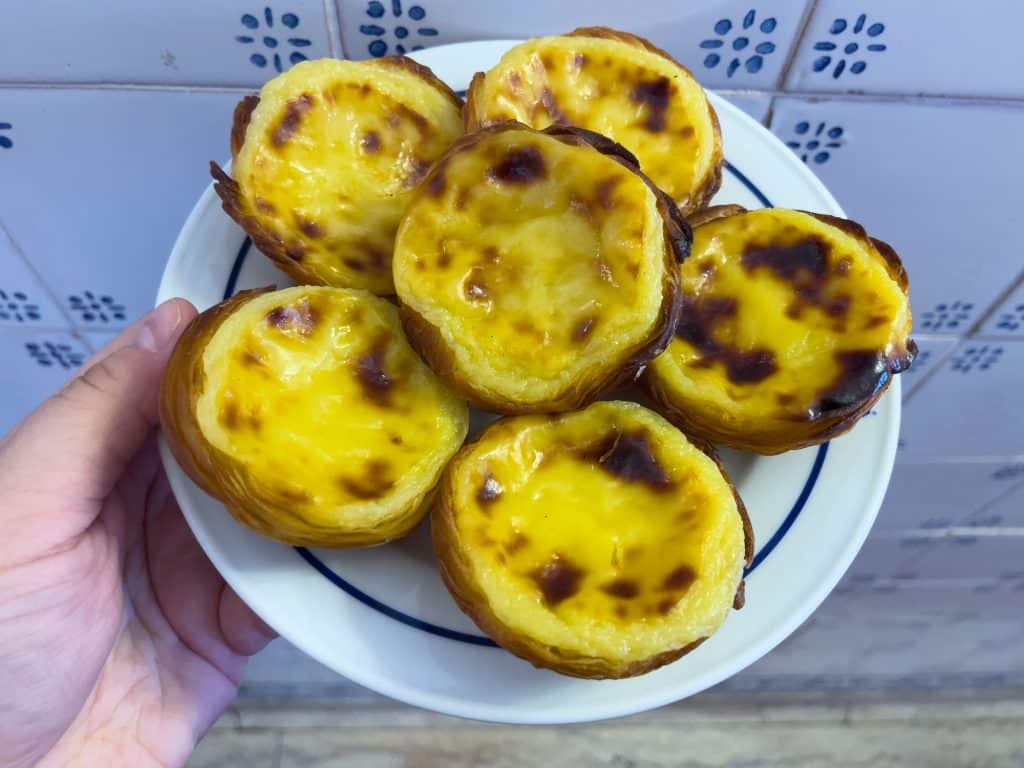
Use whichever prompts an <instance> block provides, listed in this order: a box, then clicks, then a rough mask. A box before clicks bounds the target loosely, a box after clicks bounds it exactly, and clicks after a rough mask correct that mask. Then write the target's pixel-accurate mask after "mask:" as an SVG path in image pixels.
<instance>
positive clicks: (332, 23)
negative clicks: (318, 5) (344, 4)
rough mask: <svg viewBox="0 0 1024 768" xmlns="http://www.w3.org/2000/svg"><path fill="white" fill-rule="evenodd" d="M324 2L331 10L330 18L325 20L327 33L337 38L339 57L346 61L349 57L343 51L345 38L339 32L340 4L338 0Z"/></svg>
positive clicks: (345, 51) (340, 25)
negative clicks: (339, 50) (339, 48)
mask: <svg viewBox="0 0 1024 768" xmlns="http://www.w3.org/2000/svg"><path fill="white" fill-rule="evenodd" d="M324 2H325V3H326V4H327V5H328V6H330V8H331V16H330V17H329V18H328V19H327V31H328V33H330V34H332V35H335V36H336V37H337V40H338V45H339V46H340V47H341V57H342V58H344V59H348V58H350V56H349V55H348V51H347V50H346V49H345V36H344V35H343V34H342V32H341V29H342V23H341V17H342V13H341V3H340V2H338V0H324Z"/></svg>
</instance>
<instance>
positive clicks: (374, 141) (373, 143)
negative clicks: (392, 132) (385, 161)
mask: <svg viewBox="0 0 1024 768" xmlns="http://www.w3.org/2000/svg"><path fill="white" fill-rule="evenodd" d="M359 144H360V146H362V148H363V151H364V152H368V153H370V154H374V153H375V152H380V146H381V144H380V134H379V133H377V132H376V131H367V132H366V133H364V134H363V138H362V140H361V141H360V142H359Z"/></svg>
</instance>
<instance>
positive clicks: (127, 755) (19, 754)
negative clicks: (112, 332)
mask: <svg viewBox="0 0 1024 768" xmlns="http://www.w3.org/2000/svg"><path fill="white" fill-rule="evenodd" d="M194 315H195V309H194V308H193V307H192V306H191V305H190V304H189V303H188V302H186V301H183V300H181V299H176V300H172V301H169V302H167V303H164V304H162V305H160V306H159V307H158V308H157V309H155V310H153V311H152V312H151V313H150V314H149V315H147V316H146V317H144V318H142V319H141V320H139V321H138V322H137V323H135V325H133V326H132V327H130V328H128V329H127V330H125V331H124V332H123V333H122V334H121V335H120V336H118V337H117V339H115V340H114V341H113V342H111V343H110V344H109V345H107V346H106V347H105V348H104V349H102V350H101V351H100V352H99V353H97V355H96V356H95V357H94V358H93V359H91V360H90V361H88V362H87V363H86V364H85V365H84V366H83V367H82V372H81V373H80V374H79V375H77V376H75V377H74V378H73V379H72V380H71V381H69V382H68V384H66V385H65V386H64V388H63V389H62V390H61V391H60V392H58V393H57V394H56V395H55V396H54V397H52V398H50V399H49V400H47V401H46V402H45V403H43V404H42V405H41V406H40V407H39V408H38V409H37V410H36V411H35V412H34V413H32V414H31V415H30V416H29V417H28V418H27V419H26V420H25V421H24V422H23V423H22V424H20V425H19V426H18V427H16V428H15V429H14V430H13V431H12V432H11V433H10V434H8V435H7V436H6V437H5V438H4V439H3V440H2V441H0V530H3V532H4V543H3V546H2V547H0V768H12V767H14V766H17V767H18V768H21V767H22V766H30V765H36V764H39V765H44V766H47V765H69V764H81V765H89V766H96V765H103V766H107V767H108V768H113V767H114V766H121V765H125V766H132V768H140V767H143V766H150V765H159V766H177V765H182V764H184V762H185V760H186V759H187V758H188V756H189V754H190V753H191V751H192V748H193V747H194V746H195V744H196V743H197V742H198V740H199V739H200V738H201V737H202V735H203V734H204V733H205V732H206V730H207V729H208V728H209V727H210V725H211V724H212V723H213V722H214V720H216V719H217V717H218V716H219V715H220V714H221V712H223V710H224V709H225V708H226V707H227V706H228V704H230V702H231V701H232V699H233V698H234V696H235V694H236V692H237V690H238V684H239V681H240V679H241V676H242V671H243V668H244V666H245V662H246V658H247V657H248V656H249V655H251V654H253V653H255V652H256V651H258V650H260V649H261V648H263V647H264V646H265V645H266V644H267V642H269V641H270V639H271V638H272V637H273V636H274V634H273V632H272V631H271V630H270V629H269V628H268V627H267V626H266V625H265V624H263V622H262V621H260V620H259V619H258V618H257V617H256V615H255V614H253V613H252V612H251V611H250V610H249V608H248V607H247V606H246V605H245V604H244V603H242V602H241V600H240V599H239V598H238V597H237V596H236V595H235V593H234V592H233V591H232V590H231V588H230V587H228V586H227V585H226V584H225V583H224V580H223V579H222V578H221V577H220V575H219V574H218V573H217V571H216V570H215V569H214V567H213V565H212V564H211V563H210V562H209V560H207V558H206V556H205V555H204V554H203V552H202V550H201V549H200V548H199V545H198V544H197V543H196V540H195V539H194V538H193V536H192V534H191V532H190V530H189V528H188V526H187V525H186V523H185V520H184V518H183V517H182V514H181V511H180V510H179V509H178V506H177V504H176V503H175V501H174V497H173V495H172V494H171V492H170V488H169V486H168V484H167V478H166V477H165V475H164V473H163V470H162V468H161V465H160V460H159V457H158V455H157V450H156V441H155V428H156V426H157V423H158V419H157V395H158V392H159V388H160V379H161V376H162V374H163V369H164V366H165V364H166V362H167V358H168V355H169V354H170V351H171V349H172V348H173V346H174V343H175V341H176V340H177V338H178V336H179V335H180V334H181V332H182V331H183V330H184V328H185V326H186V325H187V324H188V322H189V321H190V320H191V319H192V317H194Z"/></svg>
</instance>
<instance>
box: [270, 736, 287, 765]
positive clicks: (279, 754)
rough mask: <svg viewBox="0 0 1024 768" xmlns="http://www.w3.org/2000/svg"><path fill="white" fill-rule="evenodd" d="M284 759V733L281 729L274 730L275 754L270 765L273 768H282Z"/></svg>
mask: <svg viewBox="0 0 1024 768" xmlns="http://www.w3.org/2000/svg"><path fill="white" fill-rule="evenodd" d="M283 758H284V731H283V730H281V729H280V728H275V729H274V754H273V755H272V756H271V759H270V765H271V766H272V768H281V761H282V760H283Z"/></svg>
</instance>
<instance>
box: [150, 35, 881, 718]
mask: <svg viewBox="0 0 1024 768" xmlns="http://www.w3.org/2000/svg"><path fill="white" fill-rule="evenodd" d="M510 45H512V43H511V42H508V41H497V42H494V41H492V42H479V43H462V44H458V45H448V46H442V47H439V48H434V49H431V50H428V51H421V52H419V53H417V54H416V55H415V58H416V59H418V60H419V61H421V62H422V63H424V64H426V65H428V66H429V67H431V68H432V69H433V70H434V72H436V73H437V75H438V76H439V77H441V79H443V80H445V81H446V82H447V83H449V84H450V85H451V86H452V87H453V88H455V89H457V90H461V89H464V88H466V86H467V85H468V84H469V80H470V78H471V76H472V74H473V73H474V72H476V71H478V70H484V69H487V68H489V67H490V66H492V65H493V64H494V63H495V62H496V61H497V60H498V58H499V57H500V56H501V54H502V53H503V52H504V51H505V50H506V49H507V48H508V47H509V46H510ZM712 103H713V104H714V107H715V109H716V110H717V111H718V116H719V119H720V121H721V125H722V137H723V142H724V145H725V153H726V158H727V160H728V166H727V168H726V171H725V174H724V181H723V184H722V189H721V191H720V192H719V194H718V196H717V197H716V198H715V201H716V202H721V203H726V202H728V203H740V204H741V205H745V206H747V207H748V208H759V207H762V206H768V205H775V206H781V207H789V208H802V209H806V210H811V211H818V212H822V213H830V214H835V215H842V213H843V212H842V210H841V209H840V208H839V205H838V204H837V203H836V201H835V200H834V199H833V198H832V196H831V195H830V194H829V193H828V191H827V190H826V189H825V188H824V186H822V184H821V182H819V181H818V180H817V179H816V178H815V177H814V176H813V174H811V172H810V171H809V170H807V168H806V167H805V166H804V165H803V164H801V163H800V162H799V161H798V160H797V159H796V157H795V156H794V155H793V153H792V152H790V151H789V150H788V149H786V147H784V146H783V145H782V143H781V142H779V141H778V140H777V139H776V138H775V137H774V136H772V134H771V133H769V132H768V131H767V130H765V129H764V128H763V127H761V125H759V124H758V123H756V122H754V121H753V120H752V119H751V118H749V117H747V115H745V114H743V113H742V112H741V111H740V110H738V109H737V108H736V107H734V106H732V105H730V104H728V103H726V102H725V101H723V100H722V99H720V98H716V97H714V96H712ZM225 130H226V127H225ZM271 283H277V284H278V285H284V284H287V283H288V281H287V280H286V279H285V278H284V277H283V276H282V274H281V273H280V272H278V271H277V270H276V269H275V268H274V267H272V266H271V265H270V263H269V261H268V260H267V259H266V258H265V257H264V256H263V255H262V254H260V253H259V252H257V251H256V250H255V248H251V247H250V245H249V241H248V240H247V239H246V238H245V235H244V233H243V232H242V231H241V230H240V229H239V228H238V227H237V226H236V225H235V224H234V223H233V222H232V221H231V220H230V219H229V218H228V217H227V216H226V215H225V214H224V213H223V212H222V211H221V208H220V205H219V202H218V200H217V198H216V196H215V195H214V193H213V191H212V189H207V190H206V192H205V193H204V194H203V196H202V197H201V198H200V200H199V202H198V203H197V204H196V207H195V209H194V210H193V211H192V214H191V216H189V218H188V221H187V222H186V223H185V226H184V228H183V229H182V231H181V234H180V236H179V237H178V241H177V243H176V244H175V246H174V250H173V252H172V253H171V257H170V261H169V262H168V264H167V269H166V271H165V272H164V276H163V282H162V283H161V285H160V295H159V297H158V298H159V299H160V300H161V301H162V300H164V299H167V298H170V297H172V296H184V297H186V298H188V299H189V300H191V301H192V302H193V303H194V304H195V305H196V306H197V307H199V309H201V310H202V309H205V308H207V307H209V306H210V305H212V304H215V303H216V302H218V301H220V300H221V299H223V298H225V297H226V296H228V295H230V294H231V293H233V292H234V291H235V290H238V289H241V288H250V287H254V286H264V285H268V284H271ZM899 384H900V382H899V378H898V377H897V380H896V382H895V383H894V385H893V386H892V387H891V388H890V389H889V392H888V394H886V395H885V396H884V397H883V398H882V400H881V401H880V402H879V404H878V406H877V408H876V409H875V411H874V412H873V413H872V414H871V415H869V416H867V417H866V418H864V419H863V420H862V421H861V423H860V424H858V425H857V427H856V429H854V430H853V432H852V433H850V434H849V435H847V436H845V437H842V438H840V439H838V440H833V441H832V442H831V443H829V444H828V445H823V446H820V447H817V448H808V449H806V450H802V451H795V452H792V453H788V454H784V455H782V456H776V457H771V458H765V457H759V456H754V455H752V454H745V453H740V452H724V457H723V458H724V460H725V464H726V466H727V468H728V470H729V473H730V475H731V476H732V478H733V480H734V481H735V483H736V485H737V486H738V488H739V491H740V493H741V495H742V497H743V499H744V501H745V502H746V505H747V508H748V510H749V512H750V518H751V520H752V522H753V525H754V532H755V538H756V544H757V549H756V552H757V554H756V557H755V559H754V563H753V565H752V566H751V568H750V572H749V574H748V577H747V587H746V596H747V604H746V607H744V608H743V610H741V611H737V612H733V614H732V615H731V616H730V617H729V618H728V620H727V621H726V622H725V625H724V626H723V627H722V629H721V630H720V631H719V632H718V633H716V634H715V635H714V636H713V637H712V638H711V639H710V640H708V641H707V642H706V643H704V644H703V645H701V646H700V647H699V648H698V649H697V650H695V651H694V652H692V653H690V654H688V655H687V656H685V657H683V658H682V659H680V660H679V661H677V662H675V663H673V664H670V665H668V666H667V667H663V668H662V669H659V670H657V671H655V672H652V673H651V674H648V675H644V676H642V677H638V678H634V679H631V680H617V681H591V680H577V679H574V678H569V677H562V676H560V675H557V674H555V673H553V672H548V671H541V670H537V669H534V668H533V667H532V666H530V665H529V664H527V663H526V662H525V661H521V660H520V659H517V658H516V657H514V656H512V655H511V654H509V653H506V652H505V651H503V650H501V649H499V648H496V647H494V645H493V644H492V643H491V642H490V641H489V640H488V639H487V638H486V637H484V636H482V635H481V633H480V631H479V630H478V629H477V628H476V627H475V626H474V625H473V623H472V622H470V621H469V619H468V618H466V617H465V616H464V615H463V614H462V613H461V612H460V611H459V610H458V608H457V607H456V606H455V603H454V602H453V601H452V599H451V598H450V597H449V595H448V593H447V592H446V591H445V588H444V586H443V585H442V583H441V580H440V578H439V577H438V575H437V570H436V567H435V563H434V556H433V553H432V551H431V548H430V541H429V530H428V525H427V521H424V524H423V525H421V526H420V527H419V529H417V530H416V531H415V532H414V533H413V534H412V535H411V536H409V537H408V538H406V539H404V540H402V541H400V542H397V543H394V544H390V545H387V546H384V547H378V548H375V549H369V550H361V551H328V550H313V551H308V550H296V549H292V548H290V547H287V546H283V545H280V544H275V543H272V542H270V541H267V540H265V539H262V538H260V537H259V536H257V535H256V534H254V533H250V532H249V531H248V530H246V529H244V528H242V527H241V526H239V525H238V524H237V523H235V521H234V520H233V519H232V518H231V517H230V516H229V515H228V514H227V513H226V512H225V511H224V509H223V507H221V505H220V504H219V503H218V502H216V501H214V500H213V499H211V498H210V497H208V496H206V495H205V494H204V493H203V492H202V491H200V490H199V489H198V488H196V486H194V485H193V484H192V482H191V481H190V480H189V479H188V478H187V477H186V476H185V474H184V473H183V472H182V471H181V470H180V469H179V467H178V466H177V464H176V463H175V461H174V459H173V457H172V456H171V455H170V452H169V451H168V450H167V448H166V445H163V446H162V450H163V457H164V463H165V465H166V467H167V474H168V476H169V477H170V481H171V485H172V487H173V489H174V493H175V495H176V496H177V498H178V501H179V503H180V504H181V508H182V509H183V510H184V513H185V516H186V517H187V518H188V522H189V524H190V525H191V526H192V530H193V531H194V532H195V535H196V538H198V540H199V543H200V544H201V545H202V546H203V549H204V550H206V553H207V554H208V555H209V556H210V559H211V560H212V561H213V562H214V564H215V565H216V566H217V568H218V569H219V570H220V572H221V573H222V574H224V577H225V578H226V579H227V581H228V582H229V583H230V584H231V586H232V587H234V589H235V590H236V591H237V592H238V594H239V595H240V596H241V597H242V598H243V599H244V600H245V601H246V602H247V603H248V604H249V605H251V606H252V607H253V609H254V610H255V611H256V612H257V613H258V614H259V615H260V616H261V617H263V619H265V620H266V621H267V623H268V624H270V625H271V626H272V627H274V628H275V629H276V630H277V631H278V632H280V633H281V635H282V636H284V637H285V638H287V639H288V640H289V641H290V642H292V643H293V644H295V645H296V646H298V647H299V648H301V649H302V650H303V651H305V652H306V653H308V654H309V655H310V656H312V657H313V658H315V659H317V660H318V661H320V662H321V663H323V664H325V665H327V666H328V667H330V668H332V669H334V670H336V671H337V672H339V673H341V674H342V675H345V676H346V677H348V678H350V679H351V680H354V681H355V682H357V683H359V684H361V685H364V686H366V687H367V688H372V689H373V690H375V691H379V692H380V693H383V694H385V695H387V696H391V697H393V698H396V699H400V700H402V701H405V702H408V703H410V704H415V705H418V706H421V707H427V708H429V709H434V710H437V711H440V712H445V713H448V714H452V715H459V716H462V717H471V718H478V719H485V720H495V721H503V722H514V723H564V722H577V721H586V720H597V719H601V718H607V717H615V716H619V715H628V714H632V713H634V712H640V711H642V710H645V709H650V708H652V707H657V706H660V705H662V704H667V703H669V702H672V701H676V700H678V699H681V698H684V697H686V696H690V695H692V694H694V693H697V692H699V691H702V690H704V689H705V688H708V687H709V686H712V685H714V684H715V683H718V682H719V681H721V680H724V679H725V678H727V677H729V676H730V675H732V674H734V673H736V672H737V671H739V670H741V669H743V668H744V667H746V666H747V665H748V664H750V663H752V662H753V661H755V660H756V659H758V658H759V657H760V656H762V655H763V654H765V653H767V652H768V651H769V650H771V648H773V647H774V646H775V645H776V644H778V643H779V642H780V641H781V640H782V639H783V638H785V637H786V636H787V635H789V634H790V633H791V632H792V631H793V630H794V629H796V628H797V627H798V626H799V625H800V623H801V622H803V621H804V619H806V618H807V616H808V615H809V614H810V613H811V611H813V610H814V609H815V608H816V607H817V606H818V604H819V603H821V601H822V600H823V599H824V598H825V596H826V595H827V594H828V593H829V591H830V590H831V589H832V587H834V586H835V584H836V582H837V581H838V580H839V578H840V576H842V574H843V572H844V571H845V570H846V568H847V567H848V566H849V564H850V562H851V561H852V560H853V557H854V555H855V554H856V553H857V550H858V549H859V548H860V546H861V544H862V543H863V541H864V538H865V537H866V536H867V533H868V530H869V529H870V527H871V524H872V522H873V521H874V518H875V515H876V513H877V511H878V507H879V505H880V504H881V501H882V496H883V494H884V492H885V487H886V484H887V482H888V479H889V473H890V470H891V468H892V463H893V458H894V456H895V451H896V435H897V431H898V426H899V415H900V386H899Z"/></svg>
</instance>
